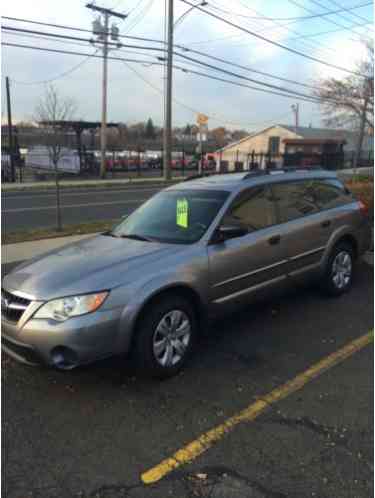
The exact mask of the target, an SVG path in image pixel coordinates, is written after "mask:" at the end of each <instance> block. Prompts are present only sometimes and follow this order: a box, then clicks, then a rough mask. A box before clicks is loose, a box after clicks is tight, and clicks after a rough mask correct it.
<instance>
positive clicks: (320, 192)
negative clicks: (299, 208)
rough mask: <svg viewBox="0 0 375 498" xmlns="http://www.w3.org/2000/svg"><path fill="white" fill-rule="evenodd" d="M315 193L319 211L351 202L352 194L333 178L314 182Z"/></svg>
mask: <svg viewBox="0 0 375 498" xmlns="http://www.w3.org/2000/svg"><path fill="white" fill-rule="evenodd" d="M315 193H316V198H317V202H318V205H319V207H320V209H332V208H335V207H339V206H343V205H344V204H348V203H350V202H353V196H352V194H351V193H350V192H349V191H348V190H347V189H346V188H345V186H344V185H343V184H342V183H341V182H340V181H339V180H336V179H334V178H332V179H331V178H330V179H326V180H315Z"/></svg>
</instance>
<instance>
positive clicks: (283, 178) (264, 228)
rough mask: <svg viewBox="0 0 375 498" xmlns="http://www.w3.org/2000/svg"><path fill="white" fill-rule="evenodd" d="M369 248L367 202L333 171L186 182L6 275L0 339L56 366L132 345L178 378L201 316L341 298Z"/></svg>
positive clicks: (18, 354)
mask: <svg viewBox="0 0 375 498" xmlns="http://www.w3.org/2000/svg"><path fill="white" fill-rule="evenodd" d="M369 244H370V227H369V221H368V217H367V216H366V212H365V209H364V206H363V204H362V203H361V202H360V201H358V200H356V199H355V197H354V196H353V195H352V194H351V193H350V192H349V191H348V190H347V189H346V188H345V186H344V185H343V184H342V183H341V182H340V181H339V180H338V178H337V176H336V175H335V174H334V173H332V172H328V171H323V170H318V169H316V170H311V171H306V170H305V171H302V170H300V171H299V170H293V171H289V170H284V171H283V170H281V171H277V172H275V173H274V174H271V173H265V172H258V173H236V174H226V175H213V176H209V177H201V178H196V179H191V180H189V181H185V182H182V183H179V184H177V185H174V186H172V187H169V188H167V189H165V190H163V191H161V192H159V193H158V194H156V195H155V196H154V197H152V198H151V199H149V200H148V201H147V202H146V203H145V204H143V205H142V206H141V207H139V208H138V209H137V210H136V211H134V212H133V213H132V214H131V215H130V216H129V217H127V218H125V219H123V220H122V221H121V223H119V224H118V225H117V226H116V227H114V228H113V230H112V231H110V232H107V233H103V234H101V235H97V236H94V237H92V238H89V239H86V240H83V241H81V242H78V243H74V244H70V245H67V246H65V247H63V248H62V249H57V250H54V251H51V252H49V253H47V254H45V255H43V256H40V257H37V258H34V259H31V260H29V261H27V262H26V263H24V264H22V265H21V266H19V267H18V268H16V269H15V270H14V271H13V272H11V273H10V274H8V275H6V277H5V278H4V280H3V288H2V318H3V326H2V346H3V349H4V350H5V351H6V352H7V353H8V354H9V355H11V356H13V357H14V358H16V359H18V360H20V361H23V362H26V363H29V364H40V363H44V364H47V365H51V366H54V367H56V368H59V369H70V368H73V367H76V366H78V365H82V364H85V363H89V362H92V361H95V360H98V359H100V358H104V357H108V356H111V355H117V354H123V353H128V352H131V353H132V354H133V355H134V356H135V358H136V361H137V363H138V365H139V367H140V369H141V371H142V372H145V373H146V374H147V375H152V376H156V377H167V376H171V375H174V374H176V373H177V372H178V371H179V370H180V369H181V368H182V366H183V365H184V364H185V362H186V360H187V359H188V357H189V356H190V354H191V352H192V350H193V347H194V343H195V339H196V338H197V335H198V334H199V330H200V328H201V327H202V326H204V324H205V323H206V318H208V317H211V316H216V315H217V314H218V313H219V312H220V313H223V312H226V311H228V310H229V309H233V306H234V305H236V306H237V305H241V304H244V303H249V302H251V300H253V299H254V298H255V297H259V296H260V294H262V293H265V294H268V293H270V291H271V289H276V288H282V287H283V286H286V285H290V284H293V283H298V282H301V281H302V282H305V281H306V282H307V281H309V280H315V281H316V280H317V281H318V282H319V283H320V285H321V287H322V288H324V290H325V291H326V292H327V293H328V294H330V295H333V296H339V295H340V294H342V293H343V292H346V291H348V290H349V289H350V286H351V284H352V279H353V272H354V268H355V261H356V260H357V259H358V257H359V256H360V255H361V254H362V253H363V252H364V251H365V250H366V249H367V248H368V246H369Z"/></svg>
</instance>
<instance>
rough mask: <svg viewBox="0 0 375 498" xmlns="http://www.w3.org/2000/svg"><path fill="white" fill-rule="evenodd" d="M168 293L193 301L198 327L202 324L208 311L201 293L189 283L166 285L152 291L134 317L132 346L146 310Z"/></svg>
mask: <svg viewBox="0 0 375 498" xmlns="http://www.w3.org/2000/svg"><path fill="white" fill-rule="evenodd" d="M168 295H173V296H176V295H178V296H181V297H183V298H185V299H187V300H188V301H189V302H190V303H192V305H193V307H194V310H195V311H196V317H197V321H198V327H200V326H201V325H202V323H203V322H204V320H205V317H206V313H205V306H204V303H203V300H202V298H201V296H200V295H199V293H198V292H197V291H196V290H195V289H194V288H192V287H191V286H189V285H187V284H180V283H178V284H171V285H169V286H167V287H164V288H162V289H158V290H157V291H155V292H154V293H152V294H151V295H150V296H149V297H148V298H147V299H146V300H145V302H144V303H143V304H142V306H141V307H140V308H139V310H138V311H137V314H136V316H135V319H134V325H133V327H132V328H133V333H132V338H131V344H130V348H131V347H132V345H133V341H134V337H135V336H136V334H137V330H138V328H139V324H140V322H141V320H142V316H144V313H145V311H146V310H147V308H149V307H150V306H152V305H153V304H154V303H155V302H156V301H158V300H159V299H162V298H163V297H164V296H168Z"/></svg>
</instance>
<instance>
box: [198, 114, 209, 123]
mask: <svg viewBox="0 0 375 498" xmlns="http://www.w3.org/2000/svg"><path fill="white" fill-rule="evenodd" d="M197 123H198V124H199V125H201V126H202V125H205V124H207V123H208V116H206V115H205V114H202V113H199V114H198V115H197Z"/></svg>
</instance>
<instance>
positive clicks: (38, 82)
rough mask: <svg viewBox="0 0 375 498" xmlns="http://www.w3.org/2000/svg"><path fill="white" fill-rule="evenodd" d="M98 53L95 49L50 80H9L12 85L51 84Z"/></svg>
mask: <svg viewBox="0 0 375 498" xmlns="http://www.w3.org/2000/svg"><path fill="white" fill-rule="evenodd" d="M98 51H99V49H96V50H95V52H93V53H92V54H90V55H88V56H87V57H85V58H84V59H83V60H81V62H79V63H78V64H76V65H75V66H73V67H71V68H70V69H68V70H67V71H64V72H63V73H60V74H59V75H57V76H55V77H53V78H50V79H47V80H39V81H17V80H13V79H11V81H13V82H14V83H16V84H17V85H41V84H46V83H51V82H52V81H56V80H59V79H60V78H64V77H65V76H67V75H68V74H71V73H73V72H74V71H76V70H77V69H79V68H80V67H81V66H83V64H85V63H86V62H87V61H88V60H89V59H91V58H92V56H93V55H95V54H96V53H97V52H98Z"/></svg>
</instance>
